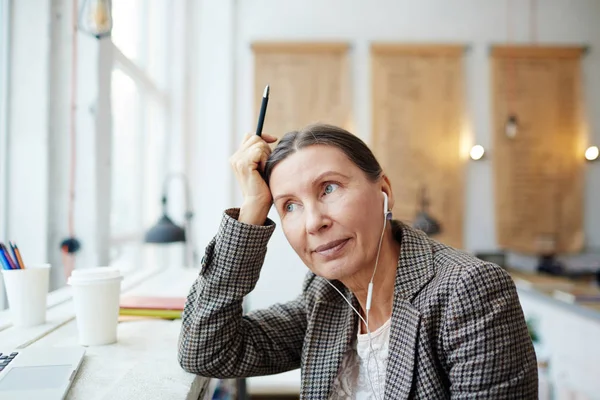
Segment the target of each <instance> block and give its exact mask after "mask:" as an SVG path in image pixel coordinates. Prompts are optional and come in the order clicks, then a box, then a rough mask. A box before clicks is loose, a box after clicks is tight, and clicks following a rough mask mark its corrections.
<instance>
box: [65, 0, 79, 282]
mask: <svg viewBox="0 0 600 400" xmlns="http://www.w3.org/2000/svg"><path fill="white" fill-rule="evenodd" d="M72 12H73V16H72V18H73V24H72V30H73V32H72V37H71V46H72V51H71V54H72V55H71V104H70V109H69V112H70V121H69V124H70V141H71V154H70V163H71V165H70V168H69V201H68V222H67V223H68V232H69V238H71V239H74V238H75V222H74V220H75V215H74V214H75V170H76V166H77V142H76V139H77V135H76V129H77V125H76V117H77V115H76V112H77V73H78V68H77V67H78V63H77V57H78V52H77V15H78V14H79V6H78V0H73V11H72ZM61 248H62V254H63V267H64V274H65V279H66V278H68V277H69V276H70V275H71V272H72V271H73V268H74V266H75V255H74V252H73V251H72V250H73V248H72V247H71V248H70V247H69V245H67V244H65V243H64V242H63V244H62V247H61Z"/></svg>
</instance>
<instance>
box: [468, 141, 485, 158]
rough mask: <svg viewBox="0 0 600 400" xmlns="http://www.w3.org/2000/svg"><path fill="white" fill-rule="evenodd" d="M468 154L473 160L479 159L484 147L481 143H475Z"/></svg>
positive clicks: (483, 152)
mask: <svg viewBox="0 0 600 400" xmlns="http://www.w3.org/2000/svg"><path fill="white" fill-rule="evenodd" d="M469 154H470V156H471V159H473V160H475V161H477V160H481V158H482V157H483V155H484V154H485V149H484V148H483V146H482V145H479V144H476V145H475V146H473V147H472V148H471V151H470V153H469Z"/></svg>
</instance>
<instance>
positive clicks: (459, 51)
mask: <svg viewBox="0 0 600 400" xmlns="http://www.w3.org/2000/svg"><path fill="white" fill-rule="evenodd" d="M464 51H465V48H464V47H463V46H453V45H415V46H413V45H394V44H382V45H373V46H372V48H371V56H372V84H373V87H372V90H373V92H372V96H373V110H372V115H373V138H372V147H373V149H374V152H375V153H376V156H377V157H378V159H379V160H380V161H381V163H382V167H383V169H384V171H385V172H386V173H387V174H388V176H389V177H390V179H391V181H392V188H393V191H394V195H395V198H396V203H395V206H394V210H393V213H394V217H395V218H399V219H401V220H403V221H405V222H408V223H411V222H412V221H413V219H414V218H415V216H416V213H417V212H418V211H419V208H420V207H419V202H418V199H419V194H420V193H421V189H422V188H423V187H425V188H426V191H427V195H428V198H429V200H430V206H429V210H428V211H429V214H430V215H431V216H433V217H434V218H435V219H437V220H438V221H439V222H440V223H441V226H442V232H441V233H440V234H439V235H437V236H435V238H436V239H437V240H440V241H441V242H444V243H446V244H449V245H451V246H455V247H458V248H461V247H462V246H463V208H464V191H465V187H464V180H465V179H464V163H465V158H464V157H461V148H460V145H461V137H462V134H463V133H464V129H463V123H464V106H463V96H464V93H463V91H464V73H463V53H464Z"/></svg>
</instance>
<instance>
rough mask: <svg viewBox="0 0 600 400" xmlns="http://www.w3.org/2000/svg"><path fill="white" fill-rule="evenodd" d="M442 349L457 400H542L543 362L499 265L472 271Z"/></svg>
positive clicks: (447, 323) (453, 303)
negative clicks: (540, 374) (539, 372)
mask: <svg viewBox="0 0 600 400" xmlns="http://www.w3.org/2000/svg"><path fill="white" fill-rule="evenodd" d="M442 343H443V348H444V349H443V350H444V353H445V361H446V364H447V365H446V367H447V370H448V371H449V374H448V375H449V380H450V382H449V383H450V392H451V397H452V398H453V399H465V398H485V399H523V400H527V399H532V400H533V399H537V398H538V376H537V361H536V356H535V352H534V349H533V344H532V342H531V339H530V337H529V333H528V331H527V325H526V323H525V318H524V315H523V311H522V308H521V305H520V303H519V298H518V295H517V291H516V288H515V285H514V283H513V281H512V279H511V277H510V275H508V273H506V271H504V270H503V269H502V268H500V267H499V266H497V265H492V264H485V265H478V266H473V267H470V268H468V269H466V270H465V271H464V272H463V273H462V275H461V277H460V280H459V282H458V284H457V285H456V287H455V290H454V293H453V294H452V296H451V298H450V300H449V305H448V309H447V312H446V315H445V319H444V326H443V328H442Z"/></svg>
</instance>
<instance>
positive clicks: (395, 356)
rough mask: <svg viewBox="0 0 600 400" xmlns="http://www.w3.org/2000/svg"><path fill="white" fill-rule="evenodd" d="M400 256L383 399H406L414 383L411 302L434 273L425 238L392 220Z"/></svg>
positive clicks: (416, 317) (417, 320)
mask: <svg viewBox="0 0 600 400" xmlns="http://www.w3.org/2000/svg"><path fill="white" fill-rule="evenodd" d="M393 230H394V234H395V236H396V239H397V240H398V241H400V243H401V245H400V257H399V258H398V269H397V271H396V282H395V285H394V305H393V310H392V324H391V331H390V345H389V353H388V354H389V358H388V364H387V370H386V388H385V398H386V399H408V398H409V396H410V393H411V390H412V387H413V385H414V374H415V360H416V356H417V342H418V339H419V328H420V324H421V314H420V312H419V310H418V309H417V308H416V307H415V306H414V305H413V304H412V300H413V299H414V297H415V296H416V295H417V293H419V291H420V290H421V289H422V288H423V286H425V285H426V284H427V282H429V281H430V280H431V279H432V278H433V276H434V269H433V258H432V253H431V245H430V242H429V238H428V237H427V236H426V235H425V234H424V233H422V232H420V231H417V230H414V229H412V228H410V227H408V226H406V225H403V224H399V223H395V224H394V226H393Z"/></svg>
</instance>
